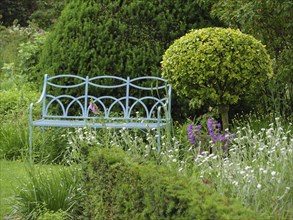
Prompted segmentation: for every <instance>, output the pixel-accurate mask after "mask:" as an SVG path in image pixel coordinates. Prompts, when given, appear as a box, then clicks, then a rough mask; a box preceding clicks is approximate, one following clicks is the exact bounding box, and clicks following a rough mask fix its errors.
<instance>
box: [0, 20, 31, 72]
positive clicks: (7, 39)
mask: <svg viewBox="0 0 293 220" xmlns="http://www.w3.org/2000/svg"><path fill="white" fill-rule="evenodd" d="M27 40H28V34H27V32H26V31H25V30H24V29H23V28H21V27H20V26H18V25H14V26H11V27H9V28H6V27H4V26H1V25H0V70H1V68H2V67H3V65H4V63H12V62H15V61H16V60H17V49H18V45H19V44H20V43H21V42H24V41H27ZM0 73H1V71H0Z"/></svg>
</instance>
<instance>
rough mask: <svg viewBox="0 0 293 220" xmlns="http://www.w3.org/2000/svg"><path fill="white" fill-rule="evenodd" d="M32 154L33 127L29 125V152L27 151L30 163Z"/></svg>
mask: <svg viewBox="0 0 293 220" xmlns="http://www.w3.org/2000/svg"><path fill="white" fill-rule="evenodd" d="M32 152H33V126H32V125H31V124H30V125H29V150H28V154H29V161H30V163H32V162H33V156H32Z"/></svg>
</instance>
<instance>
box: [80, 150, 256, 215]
mask: <svg viewBox="0 0 293 220" xmlns="http://www.w3.org/2000/svg"><path fill="white" fill-rule="evenodd" d="M85 172H86V173H87V175H88V177H87V185H86V189H87V196H86V197H85V198H86V199H85V202H84V208H85V213H86V217H87V218H92V219H97V218H98V219H255V218H256V217H255V215H254V214H253V213H252V212H251V211H249V210H247V209H245V208H243V207H242V206H241V205H240V204H239V203H238V202H237V201H235V200H233V199H228V198H225V197H222V196H219V195H218V194H216V193H214V192H213V190H212V189H211V188H210V187H208V186H204V185H203V183H199V182H198V181H196V180H195V179H192V178H187V177H184V176H182V175H179V174H177V173H175V172H172V171H171V170H169V169H167V168H164V167H163V166H155V165H153V164H150V163H141V161H139V160H138V161H137V162H134V161H133V159H131V158H130V156H129V155H127V154H126V153H125V152H123V151H122V150H118V149H104V150H98V151H97V150H96V149H95V150H93V151H92V152H91V154H90V159H89V164H88V169H87V170H86V171H85Z"/></svg>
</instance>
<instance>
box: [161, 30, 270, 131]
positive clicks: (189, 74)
mask: <svg viewBox="0 0 293 220" xmlns="http://www.w3.org/2000/svg"><path fill="white" fill-rule="evenodd" d="M162 68H163V73H162V75H163V77H165V78H167V79H169V80H170V82H171V83H172V85H173V87H174V89H175V90H176V91H177V92H179V93H181V94H182V95H183V96H185V97H187V98H188V99H189V100H190V104H191V105H193V106H195V107H200V106H202V105H203V104H204V103H209V105H210V106H216V107H218V108H219V113H220V114H221V116H222V120H223V127H224V129H226V128H227V126H228V110H229V105H231V104H235V103H237V101H238V99H239V96H240V95H242V94H245V93H246V92H248V91H251V90H252V89H254V88H256V86H257V85H258V84H261V83H263V82H265V80H267V79H268V78H269V76H271V75H272V63H271V60H270V58H269V56H268V54H267V52H266V50H265V47H264V46H263V45H262V44H261V42H259V41H257V40H256V39H255V38H254V37H252V36H250V35H246V34H243V33H241V32H240V31H239V30H233V29H229V28H227V29H226V28H203V29H200V30H193V31H191V32H190V33H188V34H186V35H185V36H183V37H181V38H180V39H178V40H176V41H175V42H174V43H173V44H172V45H171V46H170V47H169V48H168V49H167V50H166V52H165V54H164V56H163V61H162Z"/></svg>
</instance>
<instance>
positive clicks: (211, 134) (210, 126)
mask: <svg viewBox="0 0 293 220" xmlns="http://www.w3.org/2000/svg"><path fill="white" fill-rule="evenodd" d="M208 132H209V135H210V136H214V125H213V119H212V118H208Z"/></svg>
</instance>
